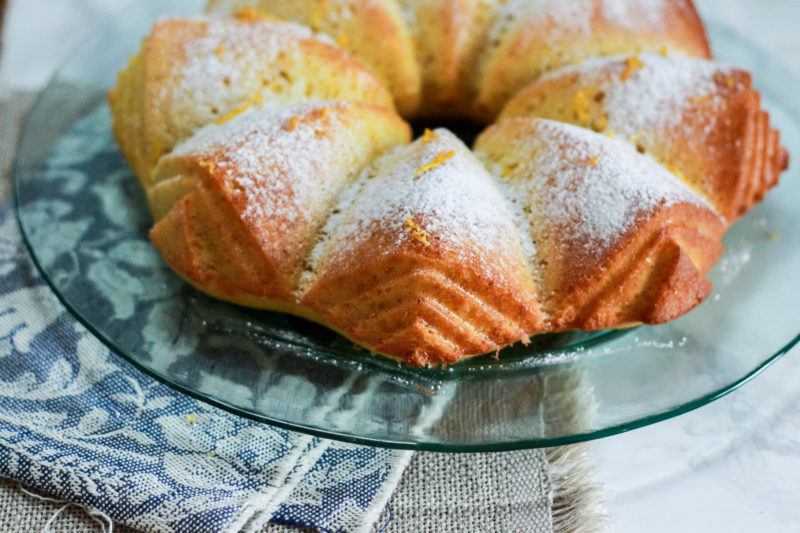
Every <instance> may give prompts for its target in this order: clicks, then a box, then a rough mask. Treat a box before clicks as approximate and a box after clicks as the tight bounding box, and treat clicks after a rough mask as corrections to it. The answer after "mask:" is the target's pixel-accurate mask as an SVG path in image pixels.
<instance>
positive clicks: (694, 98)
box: [692, 95, 709, 104]
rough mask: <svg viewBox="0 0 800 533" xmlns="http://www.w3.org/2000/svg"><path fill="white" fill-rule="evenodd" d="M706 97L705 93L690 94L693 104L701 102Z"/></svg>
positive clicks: (706, 98) (707, 97) (707, 96)
mask: <svg viewBox="0 0 800 533" xmlns="http://www.w3.org/2000/svg"><path fill="white" fill-rule="evenodd" d="M708 99H709V95H705V96H699V95H696V96H692V103H693V104H699V103H701V102H703V101H705V100H708Z"/></svg>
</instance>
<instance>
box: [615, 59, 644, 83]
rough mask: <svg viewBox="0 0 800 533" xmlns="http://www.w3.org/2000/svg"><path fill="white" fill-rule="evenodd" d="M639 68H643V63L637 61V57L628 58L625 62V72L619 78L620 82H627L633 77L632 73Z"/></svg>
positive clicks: (639, 60)
mask: <svg viewBox="0 0 800 533" xmlns="http://www.w3.org/2000/svg"><path fill="white" fill-rule="evenodd" d="M641 68H644V63H642V60H641V59H639V56H631V57H629V58H628V59H626V60H625V72H623V73H622V76H620V80H622V81H628V80H629V79H630V78H631V76H633V73H634V72H636V71H637V70H639V69H641Z"/></svg>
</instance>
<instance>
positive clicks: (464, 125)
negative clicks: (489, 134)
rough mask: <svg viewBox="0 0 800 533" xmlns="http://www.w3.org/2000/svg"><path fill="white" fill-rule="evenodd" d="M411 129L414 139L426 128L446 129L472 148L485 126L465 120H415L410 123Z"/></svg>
mask: <svg viewBox="0 0 800 533" xmlns="http://www.w3.org/2000/svg"><path fill="white" fill-rule="evenodd" d="M411 127H412V129H413V130H414V138H415V139H416V138H418V137H421V136H422V135H423V134H424V133H425V129H426V128H427V129H431V130H435V129H436V128H447V129H448V130H450V131H451V132H453V133H454V134H455V135H456V137H458V138H459V139H461V142H463V143H464V144H466V145H467V146H469V147H470V148H472V144H473V143H474V142H475V138H476V137H477V136H478V135H479V134H480V133H481V132H482V131H483V130H484V129H485V128H486V126H483V125H480V124H476V123H474V122H469V121H466V120H415V121H413V122H411Z"/></svg>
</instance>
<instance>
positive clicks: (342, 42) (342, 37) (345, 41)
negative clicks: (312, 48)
mask: <svg viewBox="0 0 800 533" xmlns="http://www.w3.org/2000/svg"><path fill="white" fill-rule="evenodd" d="M336 42H337V43H339V46H341V47H342V48H347V45H349V44H350V37H348V36H347V34H345V33H342V34H339V36H338V37H337V38H336Z"/></svg>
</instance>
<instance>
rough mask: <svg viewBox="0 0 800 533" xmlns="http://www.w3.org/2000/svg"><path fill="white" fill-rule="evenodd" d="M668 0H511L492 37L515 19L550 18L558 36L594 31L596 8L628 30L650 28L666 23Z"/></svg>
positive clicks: (501, 9)
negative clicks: (644, 24)
mask: <svg viewBox="0 0 800 533" xmlns="http://www.w3.org/2000/svg"><path fill="white" fill-rule="evenodd" d="M667 4H668V2H667V0H573V1H569V2H567V1H564V0H509V1H508V2H507V3H506V4H505V5H504V6H503V7H502V8H500V10H499V12H498V17H497V19H496V22H495V25H494V26H493V28H492V29H491V31H490V33H489V41H490V42H493V41H496V40H498V39H500V38H501V36H502V35H503V33H504V32H505V31H506V30H507V29H508V28H509V27H511V26H512V25H513V24H514V23H515V22H524V21H538V20H544V19H548V20H549V21H550V22H551V23H552V25H553V26H552V27H551V28H550V29H549V31H551V32H552V35H554V36H555V38H559V37H560V36H566V35H575V34H579V35H581V34H582V35H588V34H589V33H591V29H592V28H591V25H592V20H593V17H594V14H595V9H597V10H598V13H599V15H600V16H601V18H602V19H603V20H605V21H606V22H607V23H609V24H612V25H614V26H616V27H618V28H622V29H626V30H639V31H640V30H641V28H642V24H643V23H647V24H648V25H649V29H651V30H652V29H657V28H661V27H663V26H664V25H665V21H664V9H665V7H666V6H667Z"/></svg>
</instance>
